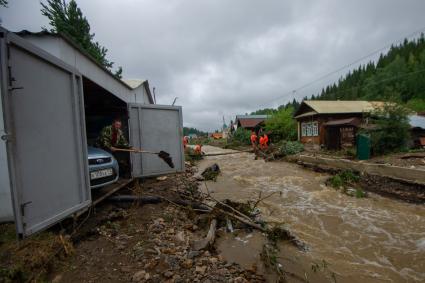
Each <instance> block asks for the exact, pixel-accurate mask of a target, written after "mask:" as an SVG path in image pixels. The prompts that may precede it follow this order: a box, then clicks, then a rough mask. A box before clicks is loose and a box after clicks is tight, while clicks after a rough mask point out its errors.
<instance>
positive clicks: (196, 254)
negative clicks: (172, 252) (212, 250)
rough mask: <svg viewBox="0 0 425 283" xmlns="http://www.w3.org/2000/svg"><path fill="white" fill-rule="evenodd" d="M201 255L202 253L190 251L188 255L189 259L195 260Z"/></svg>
mask: <svg viewBox="0 0 425 283" xmlns="http://www.w3.org/2000/svg"><path fill="white" fill-rule="evenodd" d="M200 254H201V252H200V251H190V252H189V253H188V254H187V258H195V257H197V256H199V255H200Z"/></svg>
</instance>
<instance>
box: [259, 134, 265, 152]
mask: <svg viewBox="0 0 425 283" xmlns="http://www.w3.org/2000/svg"><path fill="white" fill-rule="evenodd" d="M258 145H259V146H260V149H263V147H264V137H262V136H260V139H259V143H258Z"/></svg>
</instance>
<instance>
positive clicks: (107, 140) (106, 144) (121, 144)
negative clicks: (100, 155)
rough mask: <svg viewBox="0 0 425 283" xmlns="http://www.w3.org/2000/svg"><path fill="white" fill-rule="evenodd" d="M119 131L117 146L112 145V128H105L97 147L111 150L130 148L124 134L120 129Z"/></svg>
mask: <svg viewBox="0 0 425 283" xmlns="http://www.w3.org/2000/svg"><path fill="white" fill-rule="evenodd" d="M117 131H118V132H117V141H116V143H115V144H112V126H106V127H104V128H103V129H102V131H101V132H100V136H99V138H98V139H97V146H98V147H101V148H110V147H111V146H113V147H117V148H130V145H129V144H128V142H127V140H126V139H125V137H124V134H123V132H122V131H121V130H120V129H118V130H117Z"/></svg>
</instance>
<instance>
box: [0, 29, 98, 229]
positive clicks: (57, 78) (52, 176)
mask: <svg viewBox="0 0 425 283" xmlns="http://www.w3.org/2000/svg"><path fill="white" fill-rule="evenodd" d="M0 33H1V63H2V64H1V67H2V69H1V71H2V100H3V115H4V122H5V135H4V136H3V139H4V140H6V148H7V153H8V169H9V176H10V184H11V193H12V199H13V207H14V214H15V223H16V227H17V232H18V234H19V235H21V236H25V235H29V234H32V233H35V232H37V231H39V230H41V229H44V228H46V227H48V226H50V225H52V224H54V223H56V222H57V221H58V220H61V219H63V218H64V217H66V216H68V215H70V214H72V213H73V212H76V211H77V210H79V209H82V208H85V207H86V206H88V205H89V204H90V202H91V197H90V191H89V183H88V182H89V179H88V167H87V166H88V165H87V145H86V140H85V130H84V129H85V125H84V112H83V109H84V107H83V101H82V88H81V75H80V74H79V73H78V71H77V70H75V69H73V68H72V67H70V66H68V65H66V64H64V63H63V62H62V61H60V60H57V59H56V58H55V57H53V56H51V55H50V54H48V53H46V52H44V51H42V50H40V49H38V48H36V47H34V46H33V45H31V44H29V43H28V42H26V41H25V40H23V39H22V38H20V37H18V36H16V35H14V34H12V33H10V32H7V31H6V30H4V29H1V30H0Z"/></svg>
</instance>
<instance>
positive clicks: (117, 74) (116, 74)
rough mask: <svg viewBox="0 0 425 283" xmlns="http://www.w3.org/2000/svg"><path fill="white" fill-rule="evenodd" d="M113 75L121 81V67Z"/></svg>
mask: <svg viewBox="0 0 425 283" xmlns="http://www.w3.org/2000/svg"><path fill="white" fill-rule="evenodd" d="M114 75H115V76H116V77H117V78H119V79H122V67H121V66H119V67H118V70H116V71H115V74H114Z"/></svg>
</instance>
